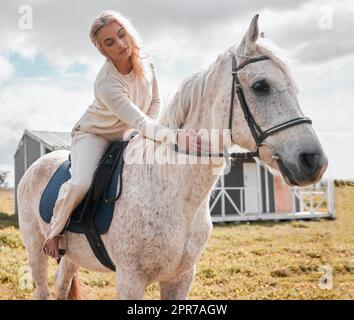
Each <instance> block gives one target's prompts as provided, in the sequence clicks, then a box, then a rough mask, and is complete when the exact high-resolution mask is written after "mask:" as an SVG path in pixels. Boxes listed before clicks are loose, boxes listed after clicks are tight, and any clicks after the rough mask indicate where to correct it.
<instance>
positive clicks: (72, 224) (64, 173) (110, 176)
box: [39, 131, 138, 271]
mask: <svg viewBox="0 0 354 320" xmlns="http://www.w3.org/2000/svg"><path fill="white" fill-rule="evenodd" d="M137 133H138V132H137V131H134V132H133V133H132V134H131V135H130V136H129V138H128V140H117V141H112V142H110V144H109V146H108V148H107V150H106V151H105V153H104V154H103V156H102V158H101V160H100V162H99V164H98V166H97V168H96V170H95V172H94V175H93V179H92V183H91V186H90V188H89V190H88V192H87V194H86V196H85V197H84V199H83V200H82V201H81V203H80V204H79V205H78V206H77V208H76V209H75V210H74V211H73V212H72V214H71V218H70V219H69V221H68V223H67V225H66V226H65V228H64V230H63V231H62V233H63V232H64V231H65V230H68V231H71V232H75V233H83V234H85V235H86V238H87V240H88V242H89V244H90V247H91V249H92V251H93V253H94V254H95V256H96V257H97V259H98V260H99V261H100V262H101V263H102V264H103V265H104V266H105V267H107V268H109V269H111V270H113V271H115V266H114V264H113V262H112V260H111V259H110V257H109V254H108V252H107V250H106V248H105V246H104V243H103V241H102V239H101V234H104V233H106V232H107V231H108V228H109V226H110V224H111V221H112V217H113V211H114V206H115V202H116V201H117V200H118V199H119V197H120V195H121V193H122V188H123V184H122V177H123V174H122V173H123V167H124V157H123V155H124V150H125V148H126V146H127V145H128V143H129V141H130V140H131V139H132V138H133V137H134V136H135V135H136V134H137ZM70 166H71V157H70V154H69V157H68V160H66V161H64V163H63V164H62V165H61V166H60V167H59V168H58V169H57V170H56V171H55V172H54V174H53V176H52V177H51V179H50V180H49V182H48V184H47V186H46V188H45V189H44V191H43V193H42V196H41V200H40V206H39V207H40V208H39V211H40V215H41V217H42V219H43V220H44V221H45V222H47V223H49V222H50V220H51V218H52V215H53V209H54V206H55V202H56V199H57V197H58V194H59V189H60V187H61V185H62V184H63V183H64V182H66V181H67V180H69V179H70V178H71V174H70V171H69V169H70ZM118 180H119V184H118Z"/></svg>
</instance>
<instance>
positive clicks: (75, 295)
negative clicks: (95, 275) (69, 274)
mask: <svg viewBox="0 0 354 320" xmlns="http://www.w3.org/2000/svg"><path fill="white" fill-rule="evenodd" d="M68 299H69V300H80V299H81V293H80V285H79V280H78V278H77V273H75V275H74V277H73V279H72V280H71V285H70V291H69V295H68Z"/></svg>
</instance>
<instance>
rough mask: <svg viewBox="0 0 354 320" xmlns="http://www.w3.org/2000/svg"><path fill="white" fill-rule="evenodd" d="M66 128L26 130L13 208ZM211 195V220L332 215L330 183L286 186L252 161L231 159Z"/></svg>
mask: <svg viewBox="0 0 354 320" xmlns="http://www.w3.org/2000/svg"><path fill="white" fill-rule="evenodd" d="M70 144H71V137H70V133H69V132H52V131H32V130H25V131H24V133H23V135H22V138H21V139H20V142H19V144H18V147H17V150H16V152H15V155H14V164H15V212H16V214H17V203H16V192H17V186H18V183H19V181H20V179H21V177H22V175H23V174H24V172H25V171H26V169H27V168H28V167H29V166H30V165H31V164H32V163H33V162H34V161H36V160H37V159H38V158H39V157H41V156H42V155H44V154H46V153H48V152H52V151H54V150H58V149H65V150H70ZM230 165H231V168H230V170H228V173H227V174H225V175H222V176H221V177H220V179H219V182H218V184H217V186H216V188H215V190H214V191H213V194H212V197H211V199H210V210H211V216H212V220H213V221H214V222H225V221H252V220H282V219H305V218H319V217H334V215H335V212H334V202H333V183H332V182H331V181H326V183H323V182H322V183H320V184H318V185H316V186H313V187H306V188H289V187H288V186H287V185H285V183H284V182H283V181H282V179H281V178H280V177H274V176H273V175H272V174H270V172H269V171H268V170H267V169H266V168H264V167H263V166H261V165H260V164H258V163H257V162H255V161H249V162H238V161H232V162H231V164H230Z"/></svg>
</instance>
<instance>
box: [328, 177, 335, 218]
mask: <svg viewBox="0 0 354 320" xmlns="http://www.w3.org/2000/svg"><path fill="white" fill-rule="evenodd" d="M327 207H328V213H329V214H330V216H331V218H333V219H335V218H336V209H335V200H334V180H333V179H328V180H327Z"/></svg>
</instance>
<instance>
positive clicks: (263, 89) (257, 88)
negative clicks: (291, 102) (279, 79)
mask: <svg viewBox="0 0 354 320" xmlns="http://www.w3.org/2000/svg"><path fill="white" fill-rule="evenodd" d="M252 89H253V91H254V92H255V93H257V94H267V93H268V92H269V89H270V88H269V84H268V83H267V81H265V80H260V81H257V82H255V83H254V84H253V85H252Z"/></svg>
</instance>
